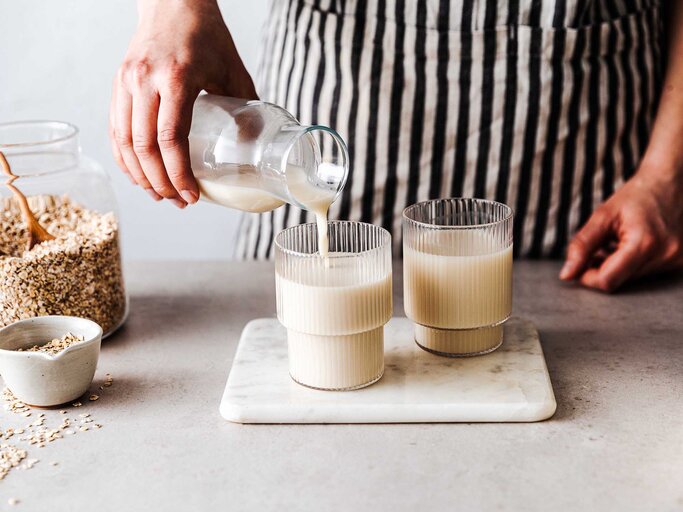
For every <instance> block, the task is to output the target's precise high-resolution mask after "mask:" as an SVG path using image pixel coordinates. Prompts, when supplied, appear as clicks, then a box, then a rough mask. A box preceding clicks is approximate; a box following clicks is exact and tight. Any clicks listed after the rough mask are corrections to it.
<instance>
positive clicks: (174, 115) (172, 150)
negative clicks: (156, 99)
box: [157, 92, 199, 204]
mask: <svg viewBox="0 0 683 512" xmlns="http://www.w3.org/2000/svg"><path fill="white" fill-rule="evenodd" d="M195 98H196V94H195V95H193V94H188V93H185V92H180V93H179V92H175V93H170V92H165V93H162V95H161V104H160V105H159V119H158V122H157V128H158V134H157V141H158V144H159V148H160V149H161V156H162V158H163V162H164V165H165V166H166V169H167V171H168V177H169V179H170V180H171V183H172V185H173V187H174V188H175V190H176V191H177V192H178V194H180V197H182V198H183V199H184V200H185V201H186V202H187V203H189V204H194V203H196V202H197V200H198V199H199V187H198V186H197V180H196V179H195V177H194V174H193V173H192V167H191V163H190V146H189V141H188V136H189V134H190V125H191V124H192V106H193V104H194V99H195Z"/></svg>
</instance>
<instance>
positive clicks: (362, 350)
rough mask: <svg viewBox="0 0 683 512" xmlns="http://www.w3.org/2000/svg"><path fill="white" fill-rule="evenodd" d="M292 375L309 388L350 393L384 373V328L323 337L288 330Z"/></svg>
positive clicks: (295, 379) (375, 380) (377, 378)
mask: <svg viewBox="0 0 683 512" xmlns="http://www.w3.org/2000/svg"><path fill="white" fill-rule="evenodd" d="M287 349H288V350H287V351H288V357H289V375H290V376H291V377H292V379H293V380H294V381H295V382H297V383H299V384H301V385H303V386H306V387H309V388H313V389H325V390H329V391H350V390H353V389H359V388H364V387H365V386H369V385H370V384H372V383H374V382H377V381H378V380H379V379H380V378H381V377H382V374H383V373H384V326H382V327H379V328H377V329H372V330H370V331H366V332H360V333H357V334H348V335H339V336H322V335H315V334H306V333H301V332H297V331H294V330H292V329H288V330H287Z"/></svg>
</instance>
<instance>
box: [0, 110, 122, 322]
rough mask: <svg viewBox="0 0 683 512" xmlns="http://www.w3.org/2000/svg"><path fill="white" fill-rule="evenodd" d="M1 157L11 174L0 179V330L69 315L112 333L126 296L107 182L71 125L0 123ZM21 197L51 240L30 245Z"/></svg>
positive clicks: (115, 225) (103, 173)
mask: <svg viewBox="0 0 683 512" xmlns="http://www.w3.org/2000/svg"><path fill="white" fill-rule="evenodd" d="M0 152H2V153H3V154H4V156H5V157H6V161H7V163H8V164H9V168H10V169H11V174H12V175H13V176H15V177H13V176H9V175H8V174H7V169H4V172H3V173H2V174H0V210H1V214H0V327H4V326H6V325H9V324H11V323H13V322H15V321H17V320H21V319H24V318H30V317H35V316H42V315H70V316H79V317H83V318H89V319H91V320H93V321H95V322H97V323H98V324H100V326H101V327H102V329H103V331H104V333H105V335H108V334H111V333H112V332H114V331H115V330H116V329H117V328H118V327H120V326H121V325H122V324H123V322H124V320H125V318H126V314H127V312H128V297H127V295H126V290H125V287H124V282H123V272H122V266H121V252H120V245H119V223H118V218H117V213H116V200H115V197H114V191H113V190H112V187H111V184H110V181H109V177H108V176H107V174H106V173H105V172H104V170H103V169H102V167H101V166H100V165H99V164H98V163H97V162H95V161H94V160H92V159H90V158H88V157H86V156H83V155H81V150H80V146H79V141H78V129H77V128H76V127H75V126H73V125H71V124H68V123H63V122H56V121H29V122H18V123H0ZM21 195H23V196H25V197H26V200H27V203H28V207H29V209H30V211H31V212H32V213H33V216H34V217H35V219H36V220H37V221H38V223H39V224H40V225H41V226H42V227H43V228H44V230H45V231H46V232H47V233H48V235H49V236H47V237H46V238H49V239H46V240H45V241H42V242H36V239H35V238H34V239H33V240H31V239H32V237H31V236H30V235H31V232H30V231H29V229H28V224H27V218H26V214H25V211H24V210H22V198H21ZM24 206H25V205H24Z"/></svg>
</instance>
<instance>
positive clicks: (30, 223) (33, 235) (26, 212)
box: [0, 151, 55, 251]
mask: <svg viewBox="0 0 683 512" xmlns="http://www.w3.org/2000/svg"><path fill="white" fill-rule="evenodd" d="M0 165H1V166H2V170H3V171H4V173H5V174H6V175H7V176H9V179H8V180H7V181H6V182H5V185H7V188H9V189H10V190H11V191H12V193H13V194H14V197H16V199H17V201H19V207H20V208H21V213H22V214H23V216H24V221H25V222H26V226H27V227H28V233H29V236H28V245H27V247H28V250H29V251H30V250H31V249H33V247H34V246H35V245H37V244H39V243H41V242H47V241H48V240H54V239H55V237H54V236H52V235H51V234H50V233H48V232H47V231H46V230H45V228H44V227H43V226H41V225H40V223H39V222H38V221H37V220H36V218H35V216H34V215H33V212H32V211H31V208H30V207H29V205H28V201H27V200H26V196H25V195H24V194H22V193H21V191H20V190H19V189H18V188H17V187H15V186H14V185H13V184H12V183H13V182H14V180H16V179H17V178H18V176H16V175H15V174H13V173H12V168H11V167H10V165H9V162H8V161H7V159H6V158H5V155H4V153H3V152H2V151H0Z"/></svg>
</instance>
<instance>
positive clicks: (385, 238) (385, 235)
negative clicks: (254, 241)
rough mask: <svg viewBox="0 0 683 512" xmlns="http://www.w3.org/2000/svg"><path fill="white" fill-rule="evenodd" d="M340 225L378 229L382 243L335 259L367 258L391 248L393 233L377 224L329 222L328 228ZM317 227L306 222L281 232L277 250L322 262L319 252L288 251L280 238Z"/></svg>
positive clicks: (343, 221) (342, 221) (346, 221)
mask: <svg viewBox="0 0 683 512" xmlns="http://www.w3.org/2000/svg"><path fill="white" fill-rule="evenodd" d="M333 224H334V225H339V224H357V225H361V226H369V227H371V228H373V229H376V230H377V231H378V232H379V233H381V235H382V242H381V243H380V244H379V245H378V246H377V247H373V248H372V249H367V250H365V251H360V252H354V253H346V254H343V255H340V256H335V257H334V258H335V259H343V258H357V257H358V256H365V255H371V254H374V253H376V252H379V251H382V250H384V249H385V248H386V247H387V246H389V247H391V233H389V232H388V231H387V230H386V229H384V228H383V227H381V226H376V225H375V224H369V223H367V222H360V221H357V220H329V221H327V225H328V227H329V226H330V225H333ZM313 226H315V227H316V228H317V224H316V223H315V222H306V223H304V224H297V225H296V226H290V227H288V228H285V229H283V230H282V231H280V232H279V233H278V234H277V235H275V248H276V249H277V250H278V251H280V252H282V253H284V254H288V255H290V256H296V257H298V258H320V259H321V260H323V259H325V258H322V257H321V256H320V253H319V252H300V251H295V250H293V249H287V248H286V247H284V246H283V245H282V244H281V243H280V237H281V236H283V235H284V233H287V232H290V231H293V230H295V229H304V228H307V227H313ZM330 254H341V253H336V252H333V251H330Z"/></svg>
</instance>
